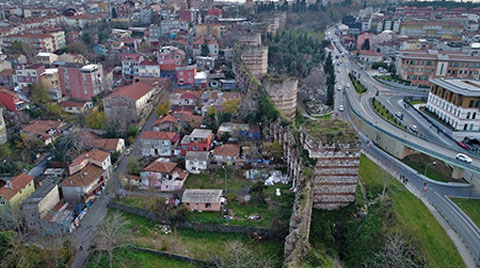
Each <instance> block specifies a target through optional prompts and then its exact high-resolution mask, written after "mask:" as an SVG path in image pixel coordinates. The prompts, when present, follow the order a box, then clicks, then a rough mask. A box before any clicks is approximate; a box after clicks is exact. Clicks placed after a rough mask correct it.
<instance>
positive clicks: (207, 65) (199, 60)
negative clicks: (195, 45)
mask: <svg viewBox="0 0 480 268" xmlns="http://www.w3.org/2000/svg"><path fill="white" fill-rule="evenodd" d="M195 61H196V64H197V65H198V67H199V68H200V69H202V70H212V69H213V68H215V58H214V57H203V56H196V57H195Z"/></svg>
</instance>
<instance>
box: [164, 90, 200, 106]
mask: <svg viewBox="0 0 480 268" xmlns="http://www.w3.org/2000/svg"><path fill="white" fill-rule="evenodd" d="M201 95H202V92H201V91H195V90H185V89H174V90H172V92H170V97H169V102H170V104H171V105H187V106H189V105H196V104H197V103H196V102H197V100H198V99H199V98H200V96H201Z"/></svg>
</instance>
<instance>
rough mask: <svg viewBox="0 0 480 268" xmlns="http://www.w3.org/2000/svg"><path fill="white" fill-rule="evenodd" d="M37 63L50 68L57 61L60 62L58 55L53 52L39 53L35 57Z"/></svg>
mask: <svg viewBox="0 0 480 268" xmlns="http://www.w3.org/2000/svg"><path fill="white" fill-rule="evenodd" d="M35 61H36V62H37V63H40V64H43V65H45V66H48V67H50V66H51V65H52V64H53V63H54V62H55V61H58V55H56V54H54V53H51V52H39V53H38V54H37V55H35Z"/></svg>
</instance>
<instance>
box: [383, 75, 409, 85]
mask: <svg viewBox="0 0 480 268" xmlns="http://www.w3.org/2000/svg"><path fill="white" fill-rule="evenodd" d="M377 77H378V78H380V79H383V80H386V81H392V82H395V83H400V84H405V85H411V84H412V83H411V82H410V81H408V80H403V79H399V78H398V77H393V76H391V75H379V76H377Z"/></svg>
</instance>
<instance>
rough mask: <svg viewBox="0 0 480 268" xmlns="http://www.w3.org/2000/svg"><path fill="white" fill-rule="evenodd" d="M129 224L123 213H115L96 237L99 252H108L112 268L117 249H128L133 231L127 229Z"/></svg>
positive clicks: (101, 227)
mask: <svg viewBox="0 0 480 268" xmlns="http://www.w3.org/2000/svg"><path fill="white" fill-rule="evenodd" d="M128 223H129V222H128V221H127V220H125V219H124V218H123V217H122V214H121V213H119V212H114V213H113V214H112V215H111V216H110V217H108V218H107V219H105V221H104V222H103V224H102V225H100V227H99V228H98V230H97V236H96V237H95V244H96V245H97V250H98V251H105V252H107V254H108V259H109V263H110V268H113V253H114V251H115V249H118V248H123V247H126V246H127V245H128V244H129V241H130V234H131V231H130V229H129V228H128V227H127V225H128Z"/></svg>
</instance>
